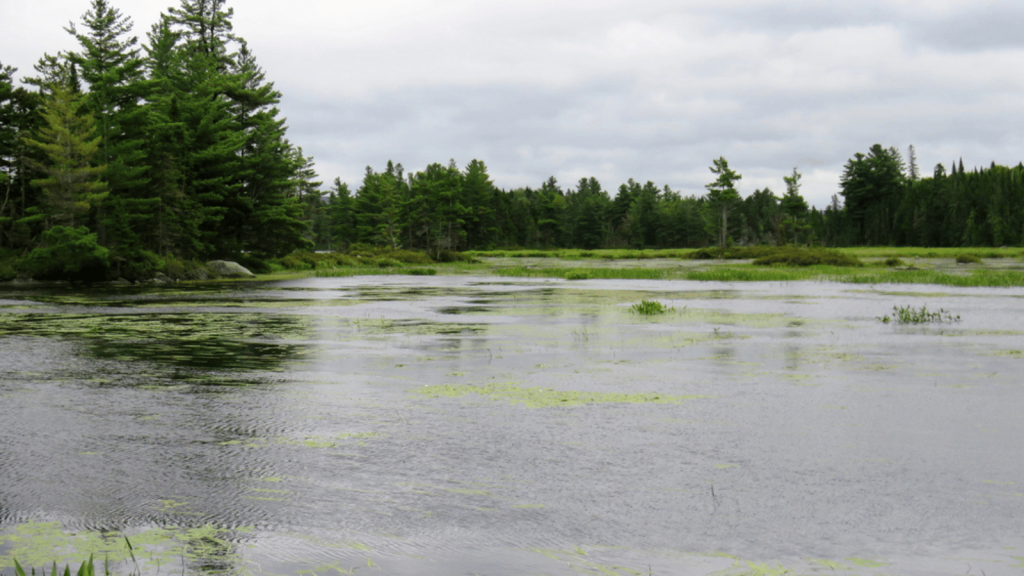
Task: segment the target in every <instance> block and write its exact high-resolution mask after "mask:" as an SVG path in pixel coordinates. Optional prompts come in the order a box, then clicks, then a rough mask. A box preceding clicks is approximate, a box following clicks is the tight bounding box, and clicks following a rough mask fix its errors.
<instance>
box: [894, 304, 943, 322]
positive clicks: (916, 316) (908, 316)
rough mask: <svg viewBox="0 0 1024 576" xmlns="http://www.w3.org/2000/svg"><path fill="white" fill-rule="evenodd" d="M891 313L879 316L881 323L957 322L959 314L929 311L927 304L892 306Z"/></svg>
mask: <svg viewBox="0 0 1024 576" xmlns="http://www.w3.org/2000/svg"><path fill="white" fill-rule="evenodd" d="M892 312H893V313H892V315H891V316H890V315H888V314H886V315H885V316H882V317H881V318H879V320H881V321H882V322H883V323H885V324H888V323H890V322H896V323H897V324H925V323H930V322H936V323H940V324H941V323H943V322H959V321H960V315H959V314H958V315H956V316H953V315H952V314H950V313H949V312H947V311H945V310H943V309H942V308H940V309H939V311H938V312H929V311H928V307H927V306H921V308H913V307H911V306H893V307H892Z"/></svg>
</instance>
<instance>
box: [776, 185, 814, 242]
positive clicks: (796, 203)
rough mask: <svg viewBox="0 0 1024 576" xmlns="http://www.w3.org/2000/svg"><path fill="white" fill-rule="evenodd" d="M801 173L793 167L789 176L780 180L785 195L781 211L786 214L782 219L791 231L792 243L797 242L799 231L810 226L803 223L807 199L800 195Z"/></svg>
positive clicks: (805, 215)
mask: <svg viewBox="0 0 1024 576" xmlns="http://www.w3.org/2000/svg"><path fill="white" fill-rule="evenodd" d="M801 177H802V174H800V172H798V171H797V169H796V168H793V173H792V174H791V175H789V176H783V178H782V180H783V181H784V182H785V183H786V195H785V196H783V197H782V202H781V204H782V211H783V212H784V213H785V214H786V219H785V220H784V221H783V225H784V226H785V227H786V229H788V230H790V231H792V232H793V244H796V243H797V237H798V235H799V233H800V232H802V231H804V230H807V229H809V228H810V226H809V225H808V224H806V223H805V218H806V217H807V201H806V200H804V197H803V196H801V195H800V178H801Z"/></svg>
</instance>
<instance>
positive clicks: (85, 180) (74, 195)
mask: <svg viewBox="0 0 1024 576" xmlns="http://www.w3.org/2000/svg"><path fill="white" fill-rule="evenodd" d="M82 104H83V97H82V96H81V95H80V94H74V93H72V92H71V90H69V89H68V88H67V87H64V86H60V85H56V86H52V87H51V88H50V94H49V96H48V97H47V98H46V100H45V101H44V104H43V111H42V117H43V120H44V124H43V126H42V127H40V128H39V130H38V133H37V134H34V135H33V136H34V137H32V138H26V139H25V143H26V144H28V145H29V146H31V147H33V148H36V149H38V150H39V151H40V152H42V153H43V154H44V156H45V161H42V162H40V161H36V160H33V161H32V164H33V168H35V169H36V170H37V171H39V172H41V173H42V174H44V175H45V178H40V179H37V180H33V181H32V184H33V185H35V186H37V187H39V188H40V189H41V190H42V191H43V196H42V200H43V202H42V203H43V205H44V207H45V214H46V220H47V228H49V227H52V226H55V225H61V226H70V227H72V228H74V227H76V226H78V225H81V224H84V223H85V222H84V221H85V219H86V217H87V215H88V214H89V211H90V209H91V208H93V207H95V206H98V205H99V204H100V203H101V202H102V201H103V200H104V199H105V198H106V197H107V195H108V194H109V192H108V191H107V184H106V182H103V181H102V180H100V175H101V174H103V172H104V170H105V169H106V166H93V165H92V159H93V157H94V156H95V155H96V153H97V151H98V150H99V146H100V141H101V138H100V137H99V136H97V135H96V128H95V120H93V118H92V116H91V115H89V114H88V113H82V112H81V108H82Z"/></svg>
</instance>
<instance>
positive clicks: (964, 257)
mask: <svg viewBox="0 0 1024 576" xmlns="http://www.w3.org/2000/svg"><path fill="white" fill-rule="evenodd" d="M956 263H957V264H981V258H978V257H977V256H975V255H974V254H957V255H956Z"/></svg>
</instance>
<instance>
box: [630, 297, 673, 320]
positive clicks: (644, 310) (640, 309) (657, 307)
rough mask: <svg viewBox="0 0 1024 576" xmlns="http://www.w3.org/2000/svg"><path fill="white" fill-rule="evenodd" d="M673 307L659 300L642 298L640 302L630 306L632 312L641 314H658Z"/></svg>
mask: <svg viewBox="0 0 1024 576" xmlns="http://www.w3.org/2000/svg"><path fill="white" fill-rule="evenodd" d="M669 310H673V308H667V307H666V306H665V305H664V304H662V303H661V302H658V301H657V300H641V301H640V302H638V303H636V304H633V305H632V306H630V307H629V311H630V313H632V314H640V315H641V316H654V315H657V314H664V313H666V312H668V311H669Z"/></svg>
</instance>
